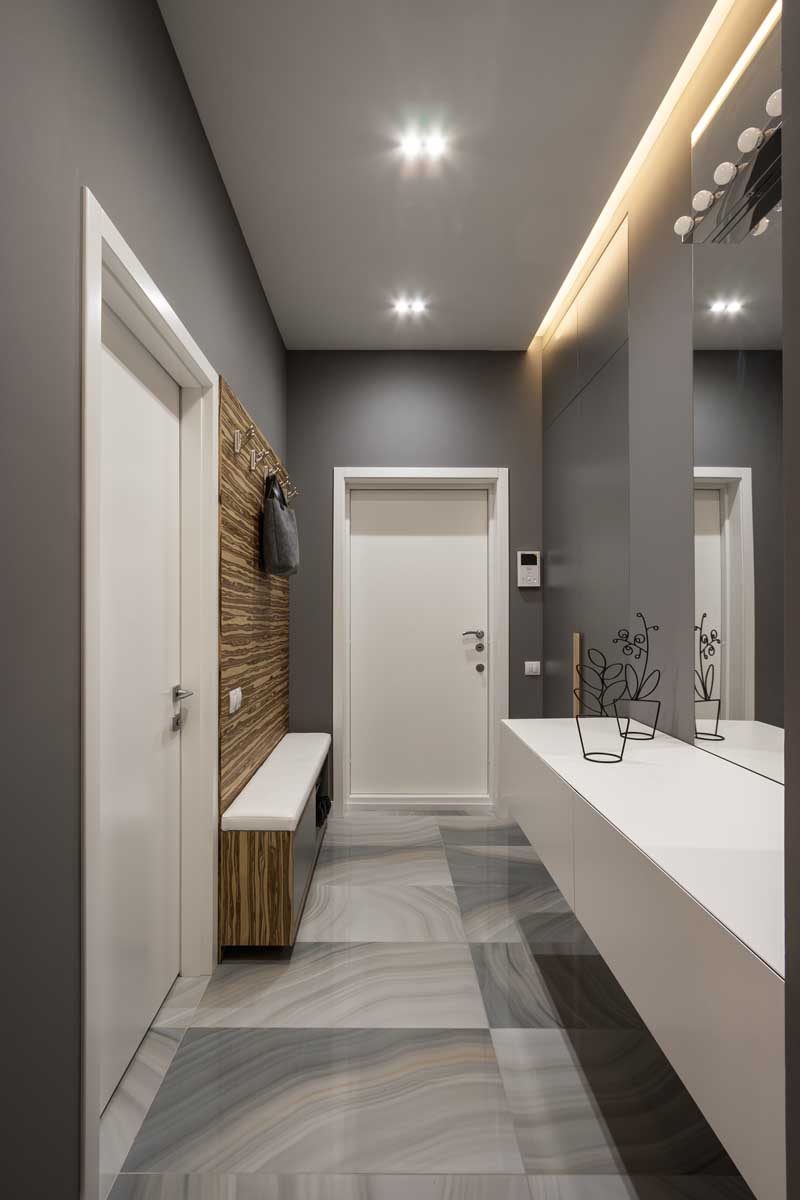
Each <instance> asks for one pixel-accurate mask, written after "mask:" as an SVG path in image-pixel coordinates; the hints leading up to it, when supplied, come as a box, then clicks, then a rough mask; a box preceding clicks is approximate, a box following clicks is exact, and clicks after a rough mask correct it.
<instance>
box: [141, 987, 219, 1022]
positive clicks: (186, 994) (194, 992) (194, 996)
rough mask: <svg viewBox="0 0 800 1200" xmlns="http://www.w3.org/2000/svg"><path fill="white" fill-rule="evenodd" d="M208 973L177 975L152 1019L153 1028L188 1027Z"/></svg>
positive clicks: (201, 995)
mask: <svg viewBox="0 0 800 1200" xmlns="http://www.w3.org/2000/svg"><path fill="white" fill-rule="evenodd" d="M210 978H211V976H210V975H179V976H178V978H177V979H176V980H175V982H174V983H173V985H172V987H171V988H170V991H169V994H168V995H167V998H166V1000H165V1001H164V1003H163V1004H162V1005H161V1008H160V1009H159V1010H158V1012H157V1013H156V1016H155V1020H154V1021H153V1028H154V1029H188V1028H189V1026H190V1025H191V1023H192V1017H193V1016H194V1013H195V1011H196V1009H197V1006H198V1004H199V1003H200V1001H201V1000H202V998H203V992H204V991H205V990H206V987H207V986H208V981H209V979H210Z"/></svg>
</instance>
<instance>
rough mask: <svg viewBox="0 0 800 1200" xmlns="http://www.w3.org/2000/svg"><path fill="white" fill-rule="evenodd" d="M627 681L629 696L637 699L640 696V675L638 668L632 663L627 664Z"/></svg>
mask: <svg viewBox="0 0 800 1200" xmlns="http://www.w3.org/2000/svg"><path fill="white" fill-rule="evenodd" d="M625 683H626V686H627V688H628V696H629V698H630V699H631V700H637V699H638V697H639V676H638V675H637V673H636V668H635V667H633V666H632V665H631V663H626V664H625Z"/></svg>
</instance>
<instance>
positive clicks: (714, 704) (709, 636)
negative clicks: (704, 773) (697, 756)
mask: <svg viewBox="0 0 800 1200" xmlns="http://www.w3.org/2000/svg"><path fill="white" fill-rule="evenodd" d="M707 619H708V613H703V615H702V617H701V618H700V624H699V625H695V627H694V631H695V633H696V634H697V666H696V667H695V669H694V692H695V701H694V704H695V709H694V711H695V721H694V736H695V737H696V738H697V740H698V741H701V742H724V741H725V737H724V735H723V734H721V733H720V732H719V710H720V705H721V703H722V701H721V700H720V699H719V698H718V697H717V698H715V697H714V679H715V674H716V671H715V666H714V663H713V662H711V661H710V660H711V659H712V658H714V657H715V655H716V653H717V647H718V646H721V645H722V638H721V637H720V636H719V630H718V629H713V628H712V629H709V630H706V621H707ZM698 705H705V706H706V708H707V710H708V712H707V713H706V714H705V715H706V716H707V718H709V719H710V720H712V721H713V722H714V729H713V731H708V730H700V729H698V728H697V716H698ZM700 715H701V716H702V715H703V713H702V712H701V714H700Z"/></svg>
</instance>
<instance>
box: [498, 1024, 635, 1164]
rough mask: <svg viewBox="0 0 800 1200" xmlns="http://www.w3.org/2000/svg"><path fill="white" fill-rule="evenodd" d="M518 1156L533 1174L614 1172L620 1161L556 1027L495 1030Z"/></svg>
mask: <svg viewBox="0 0 800 1200" xmlns="http://www.w3.org/2000/svg"><path fill="white" fill-rule="evenodd" d="M492 1041H493V1042H494V1048H495V1052H496V1054H497V1062H498V1064H499V1066H500V1073H501V1075H502V1076H503V1083H504V1085H505V1089H506V1096H507V1097H508V1102H509V1105H510V1108H511V1112H512V1114H513V1117H514V1126H515V1128H516V1132H517V1140H518V1142H519V1147H520V1151H521V1152H522V1158H523V1161H524V1163H525V1168H526V1170H527V1171H528V1172H532V1173H535V1174H543V1175H551V1174H561V1173H563V1174H589V1175H600V1174H610V1175H619V1174H622V1173H624V1170H625V1168H624V1165H623V1162H622V1160H621V1158H620V1156H619V1154H618V1152H617V1150H616V1147H615V1145H614V1140H613V1138H612V1137H611V1134H610V1133H609V1131H608V1128H607V1126H606V1124H605V1121H604V1120H603V1118H602V1116H601V1115H600V1114H599V1112H598V1111H597V1109H596V1106H595V1103H594V1100H593V1097H592V1094H591V1091H590V1090H589V1088H588V1086H587V1084H586V1080H585V1079H584V1077H583V1073H582V1072H581V1071H580V1069H579V1068H578V1067H577V1066H576V1063H575V1060H574V1057H573V1053H572V1048H571V1045H570V1041H569V1039H568V1037H567V1035H566V1033H564V1032H562V1031H561V1030H559V1029H495V1030H493V1031H492Z"/></svg>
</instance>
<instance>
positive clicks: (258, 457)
mask: <svg viewBox="0 0 800 1200" xmlns="http://www.w3.org/2000/svg"><path fill="white" fill-rule="evenodd" d="M255 437H256V427H255V425H253V424H252V423H251V424H250V425H248V426H247V429H235V430H234V433H233V452H234V454H241V452H242V450H243V449H244V444H245V442H251V441H254V440H255ZM265 459H266V467H265V472H264V474H265V477H268V476H269V475H277V477H278V480H279V482H280V484H281V486H282V487H283V488H284V489H285V491H286V499H287V500H291V499H293V497H295V496H297V495H298V494H299V493H298V490H297V488H296V487H295V486H294V484H293V483H292V481H291V479H290V478H289V473H288V471H287V470H286V468H285V467H284V465H283V463H282V462H281V461H280V459H279V458H278V456H277V454H276V453H275V451H274V450H273V449H272V447H271V446H265V447H264V448H263V449H258V448H257V447H256V446H251V447H250V470H251V471H255V470H256V469H257V467H258V465H259V464H260V463H262V462H263V461H264V460H265Z"/></svg>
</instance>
